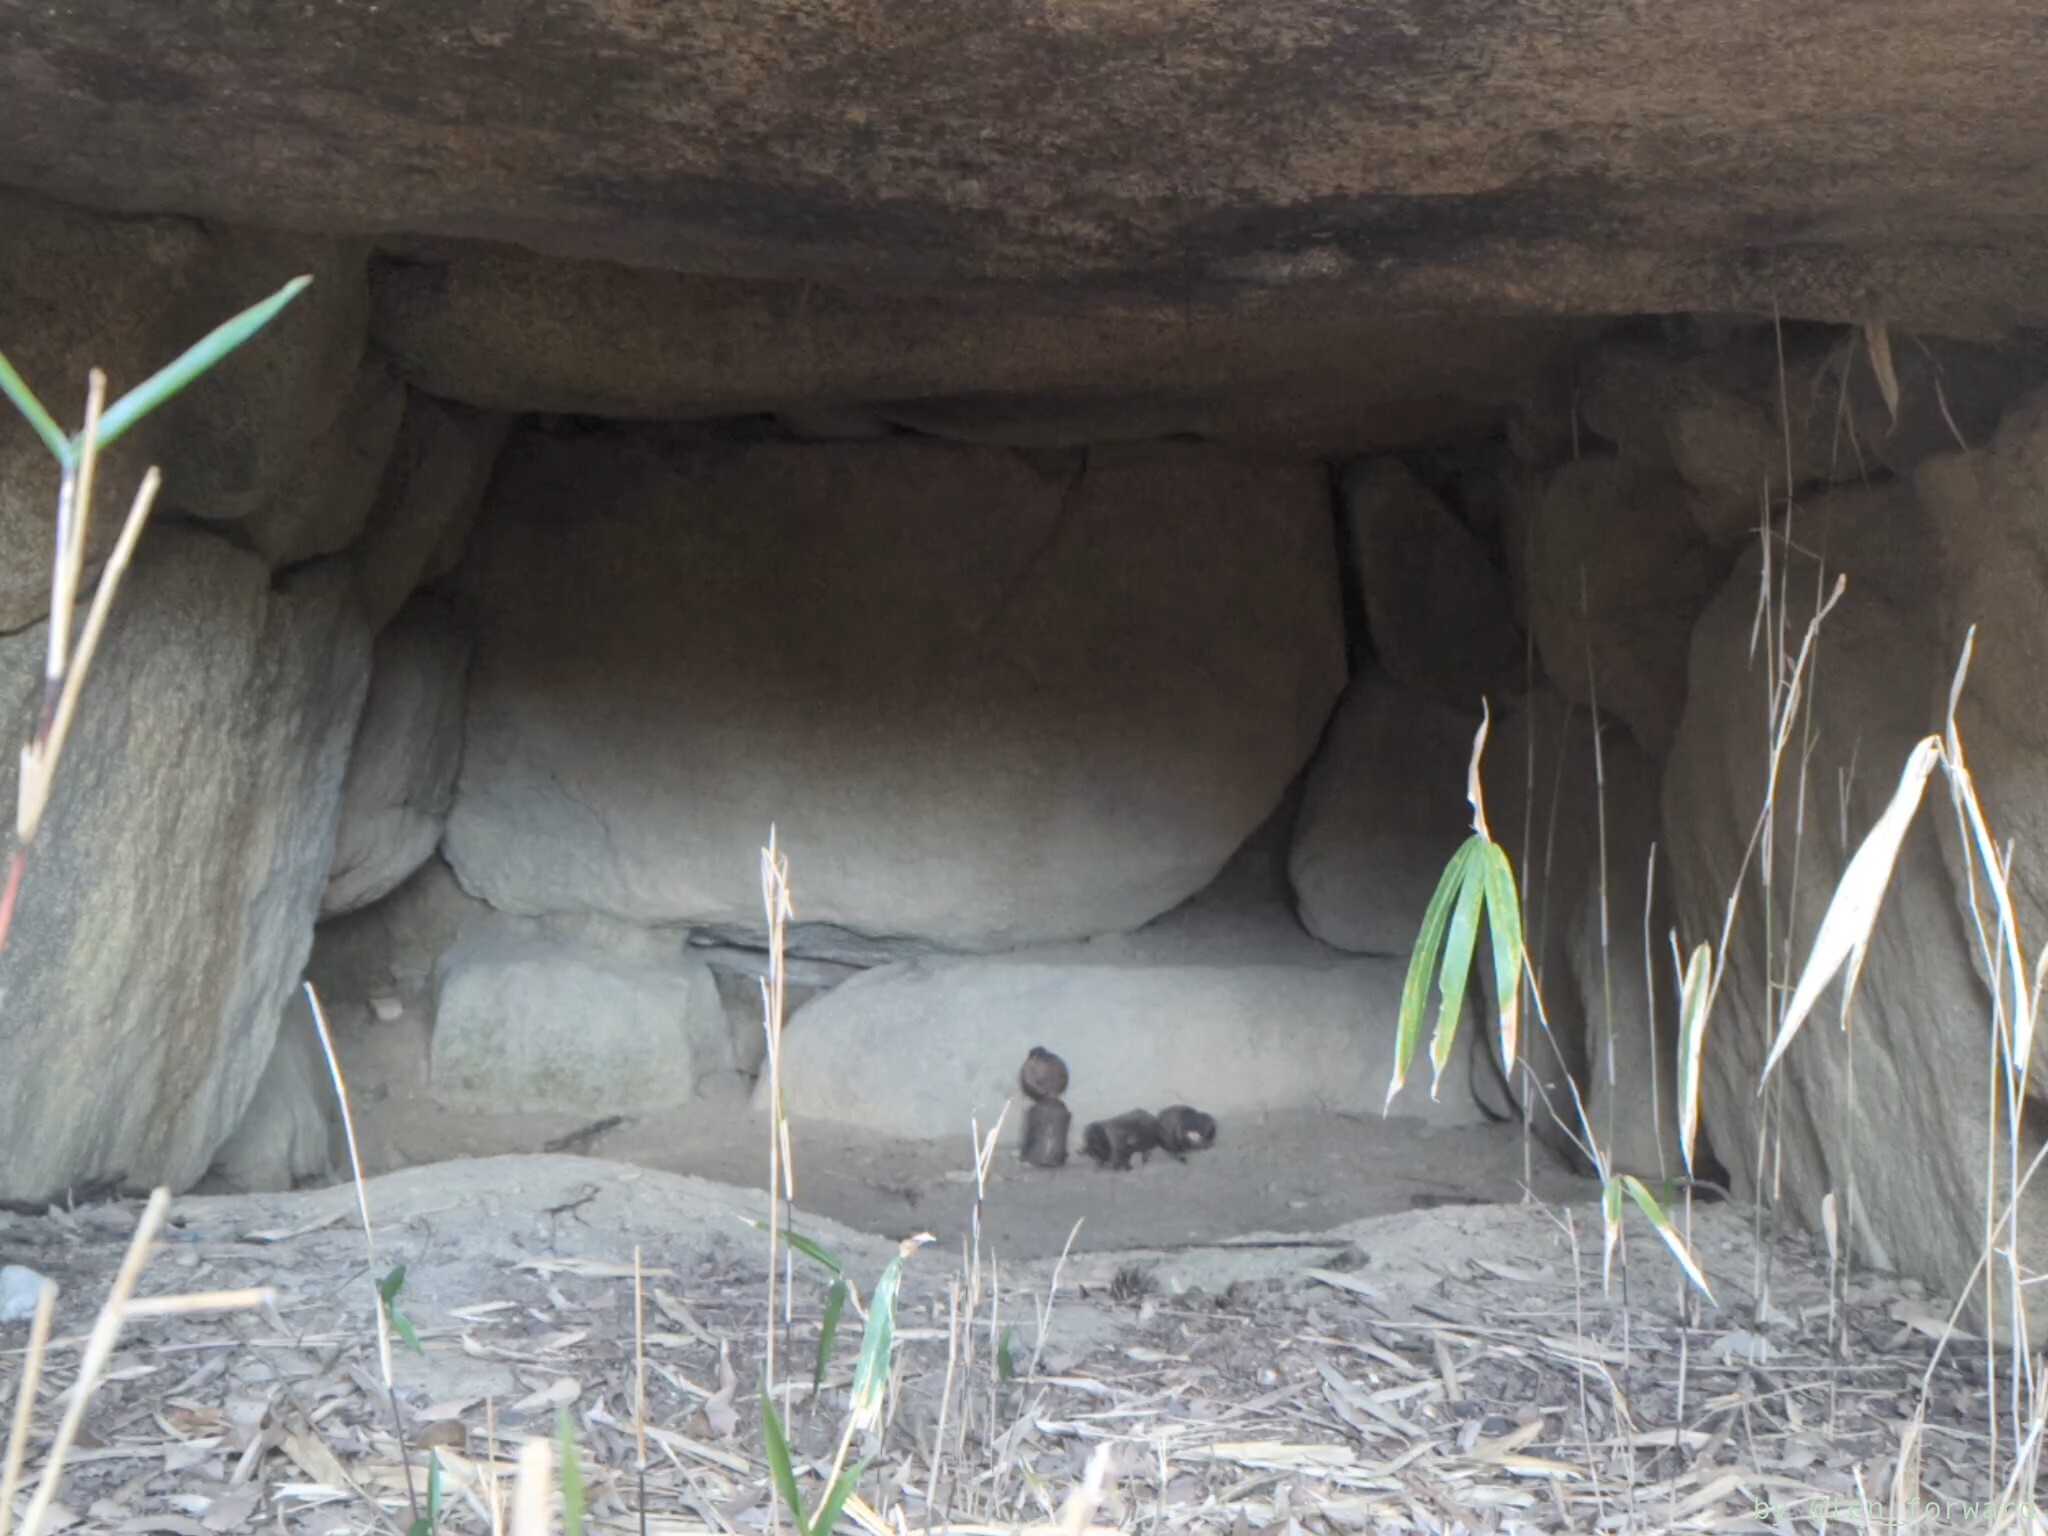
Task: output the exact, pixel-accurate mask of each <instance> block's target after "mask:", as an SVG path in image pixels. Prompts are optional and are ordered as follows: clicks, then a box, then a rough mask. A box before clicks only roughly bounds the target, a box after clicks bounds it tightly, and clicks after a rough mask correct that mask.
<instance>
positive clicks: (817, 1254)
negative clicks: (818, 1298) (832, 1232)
mask: <svg viewBox="0 0 2048 1536" xmlns="http://www.w3.org/2000/svg"><path fill="white" fill-rule="evenodd" d="M743 1219H744V1220H745V1221H746V1224H747V1225H748V1226H750V1227H752V1228H753V1229H754V1230H755V1231H756V1232H766V1231H767V1230H768V1224H767V1223H766V1222H765V1221H762V1220H761V1219H760V1218H759V1217H755V1216H748V1217H745V1218H743ZM777 1235H778V1236H779V1237H780V1238H781V1239H782V1240H783V1241H784V1242H785V1243H787V1244H789V1246H790V1247H792V1248H794V1249H795V1250H796V1251H797V1252H798V1253H800V1254H802V1255H803V1256H804V1257H805V1258H807V1259H809V1260H811V1261H812V1262H813V1263H816V1264H822V1265H823V1266H824V1267H825V1268H826V1269H828V1270H830V1271H831V1272H832V1273H833V1274H835V1275H843V1274H845V1273H846V1266H845V1265H844V1264H842V1263H841V1262H840V1261H839V1255H838V1254H836V1253H834V1252H833V1251H832V1250H831V1249H830V1248H827V1247H825V1246H824V1244H822V1243H815V1242H813V1241H811V1239H809V1238H808V1237H805V1236H804V1235H803V1234H801V1233H799V1232H791V1231H788V1230H787V1229H783V1230H781V1231H779V1232H778V1233H777Z"/></svg>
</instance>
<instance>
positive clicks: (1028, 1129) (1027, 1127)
mask: <svg viewBox="0 0 2048 1536" xmlns="http://www.w3.org/2000/svg"><path fill="white" fill-rule="evenodd" d="M1073 1123H1074V1117H1073V1116H1072V1115H1071V1114H1069V1113H1068V1112H1067V1106H1066V1105H1065V1104H1063V1103H1061V1102H1060V1101H1059V1100H1058V1099H1040V1100H1039V1101H1038V1102H1037V1103H1036V1104H1034V1105H1032V1106H1031V1108H1030V1110H1029V1111H1028V1112H1027V1113H1026V1114H1025V1116H1024V1153H1023V1157H1024V1161H1025V1162H1027V1163H1030V1164H1031V1165H1032V1166H1033V1167H1037V1168H1057V1167H1059V1166H1060V1165H1061V1164H1062V1163H1064V1162H1065V1161H1066V1160H1067V1127H1069V1126H1070V1125H1072V1124H1073Z"/></svg>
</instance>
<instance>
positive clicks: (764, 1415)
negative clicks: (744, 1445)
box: [761, 1371, 810, 1533]
mask: <svg viewBox="0 0 2048 1536" xmlns="http://www.w3.org/2000/svg"><path fill="white" fill-rule="evenodd" d="M761 1435H762V1439H763V1441H764V1442H765V1443H764V1445H763V1447H762V1448H763V1449H764V1450H765V1451H766V1452H767V1453H768V1471H769V1473H770V1475H771V1476H773V1477H774V1479H775V1486H776V1488H777V1489H779V1490H780V1491H781V1493H782V1502H783V1503H785V1504H787V1505H788V1506H789V1517H790V1519H792V1520H794V1521H795V1522H796V1528H797V1529H798V1530H799V1531H803V1532H805V1533H808V1532H809V1531H810V1524H809V1523H808V1522H807V1521H806V1520H805V1519H804V1501H803V1497H802V1495H800V1494H799V1493H798V1492H797V1489H796V1469H795V1468H794V1467H793V1466H791V1465H790V1460H789V1436H788V1435H786V1434H785V1433H783V1429H782V1415H781V1414H779V1413H777V1412H776V1411H775V1393H774V1392H773V1391H772V1390H771V1389H770V1387H769V1383H768V1373H767V1372H766V1371H763V1372H762V1373H761Z"/></svg>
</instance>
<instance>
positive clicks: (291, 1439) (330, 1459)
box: [278, 1431, 349, 1492]
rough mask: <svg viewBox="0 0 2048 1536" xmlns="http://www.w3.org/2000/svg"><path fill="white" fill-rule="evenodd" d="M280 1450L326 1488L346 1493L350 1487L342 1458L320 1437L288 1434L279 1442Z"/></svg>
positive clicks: (296, 1465) (302, 1470) (293, 1463)
mask: <svg viewBox="0 0 2048 1536" xmlns="http://www.w3.org/2000/svg"><path fill="white" fill-rule="evenodd" d="M278 1449H279V1450H281V1451H283V1452H284V1453H285V1455H286V1456H288V1457H290V1458H291V1463H292V1465H293V1466H295V1467H297V1468H298V1469H299V1470H300V1471H301V1472H303V1473H305V1474H306V1476H308V1477H310V1478H311V1479H313V1481H314V1482H316V1483H318V1484H320V1485H321V1486H322V1487H324V1488H330V1489H333V1490H335V1491H337V1492H345V1491H346V1490H347V1488H348V1486H349V1481H348V1471H347V1469H346V1468H344V1467H343V1466H342V1464H341V1458H340V1457H338V1456H336V1455H335V1454H334V1452H333V1451H332V1450H330V1449H329V1448H328V1445H327V1442H326V1441H325V1440H323V1439H321V1438H320V1437H319V1436H318V1435H313V1434H303V1435H302V1434H293V1433H291V1432H289V1431H288V1432H287V1433H286V1434H285V1437H284V1439H283V1440H281V1441H279V1442H278Z"/></svg>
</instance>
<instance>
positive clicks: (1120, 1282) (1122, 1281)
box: [1109, 1264, 1159, 1305]
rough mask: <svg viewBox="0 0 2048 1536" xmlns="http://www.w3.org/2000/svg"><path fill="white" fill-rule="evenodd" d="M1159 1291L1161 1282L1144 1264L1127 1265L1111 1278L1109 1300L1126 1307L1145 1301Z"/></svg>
mask: <svg viewBox="0 0 2048 1536" xmlns="http://www.w3.org/2000/svg"><path fill="white" fill-rule="evenodd" d="M1158 1289H1159V1281H1158V1280H1157V1279H1156V1278H1155V1277H1154V1276H1153V1273H1152V1271H1151V1270H1149V1269H1147V1268H1145V1266H1144V1265H1142V1264H1126V1265H1125V1266H1124V1267H1123V1268H1122V1269H1119V1270H1118V1271H1117V1272H1116V1273H1115V1274H1113V1275H1111V1276H1110V1277H1109V1299H1110V1300H1111V1301H1120V1302H1123V1303H1124V1304H1125V1305H1129V1304H1131V1303H1132V1302H1139V1301H1143V1300H1144V1299H1145V1298H1146V1297H1147V1296H1150V1295H1151V1294H1152V1293H1153V1292H1154V1291H1156V1290H1158Z"/></svg>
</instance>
